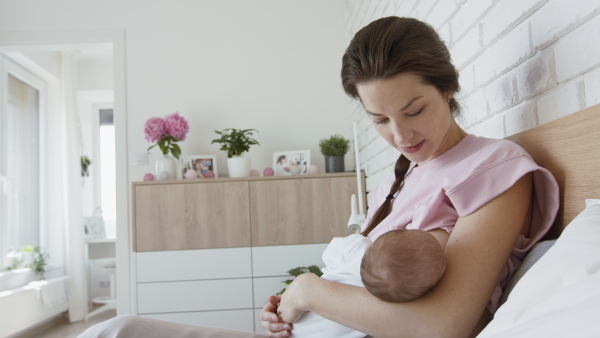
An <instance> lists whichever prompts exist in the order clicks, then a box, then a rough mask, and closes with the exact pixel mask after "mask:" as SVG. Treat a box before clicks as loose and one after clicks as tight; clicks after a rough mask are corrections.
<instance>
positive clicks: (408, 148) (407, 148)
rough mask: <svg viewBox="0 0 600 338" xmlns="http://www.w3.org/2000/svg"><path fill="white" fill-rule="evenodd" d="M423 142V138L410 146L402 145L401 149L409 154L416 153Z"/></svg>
mask: <svg viewBox="0 0 600 338" xmlns="http://www.w3.org/2000/svg"><path fill="white" fill-rule="evenodd" d="M424 143H425V140H423V141H421V142H419V143H417V144H416V145H414V146H412V147H402V148H401V149H402V151H404V152H407V153H409V154H413V153H416V152H417V151H419V150H421V148H422V147H423V144H424Z"/></svg>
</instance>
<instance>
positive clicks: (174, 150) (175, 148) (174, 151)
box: [171, 143, 181, 159]
mask: <svg viewBox="0 0 600 338" xmlns="http://www.w3.org/2000/svg"><path fill="white" fill-rule="evenodd" d="M171 153H172V154H173V157H175V158H176V159H179V155H181V148H180V147H179V145H178V144H177V143H173V144H172V145H171Z"/></svg>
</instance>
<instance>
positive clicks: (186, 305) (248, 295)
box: [137, 278, 253, 314]
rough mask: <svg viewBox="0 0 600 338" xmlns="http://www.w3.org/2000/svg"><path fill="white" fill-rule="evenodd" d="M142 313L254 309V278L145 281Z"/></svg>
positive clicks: (140, 291) (140, 297)
mask: <svg viewBox="0 0 600 338" xmlns="http://www.w3.org/2000/svg"><path fill="white" fill-rule="evenodd" d="M137 292H138V314H152V313H163V312H182V311H208V310H234V309H251V308H252V307H253V303H252V279H251V278H241V279H223V280H206V281H189V282H164V283H141V284H138V285H137Z"/></svg>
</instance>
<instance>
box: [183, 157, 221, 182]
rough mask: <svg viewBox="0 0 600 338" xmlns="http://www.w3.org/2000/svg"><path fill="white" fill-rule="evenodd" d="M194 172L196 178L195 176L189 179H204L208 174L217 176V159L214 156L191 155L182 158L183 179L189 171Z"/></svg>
mask: <svg viewBox="0 0 600 338" xmlns="http://www.w3.org/2000/svg"><path fill="white" fill-rule="evenodd" d="M190 169H191V170H194V171H195V172H196V176H195V177H191V176H194V175H193V174H190V175H187V176H188V177H189V178H203V177H204V176H205V175H206V173H207V172H209V171H210V172H212V173H213V175H214V176H213V177H218V175H217V157H216V156H214V155H190V156H182V157H181V177H182V178H183V179H185V178H186V173H187V172H188V170H190Z"/></svg>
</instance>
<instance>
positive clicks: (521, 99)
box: [345, 0, 600, 191]
mask: <svg viewBox="0 0 600 338" xmlns="http://www.w3.org/2000/svg"><path fill="white" fill-rule="evenodd" d="M346 8H347V10H346V17H345V27H346V30H345V34H346V39H347V40H346V41H349V39H351V37H352V36H353V35H354V33H356V32H357V31H358V30H359V29H360V28H362V27H363V26H365V25H367V24H368V23H369V22H371V21H373V20H375V19H377V18H381V17H385V16H390V15H398V16H409V17H415V18H417V19H421V20H424V21H426V22H428V23H429V24H431V25H432V26H433V27H434V28H436V29H437V30H438V32H439V33H440V35H441V37H442V38H443V39H444V40H445V41H446V43H447V45H448V47H449V48H450V52H451V54H452V59H453V62H454V64H455V66H457V68H458V69H459V71H460V84H461V87H462V91H461V93H460V94H459V95H458V98H459V102H460V103H461V104H462V107H463V111H462V119H460V120H459V122H460V124H461V126H462V127H464V128H465V129H466V130H467V131H468V132H470V133H473V134H476V135H480V136H486V137H494V138H503V137H506V136H510V135H513V134H515V133H518V132H520V131H523V130H526V129H529V128H532V127H534V126H537V125H539V124H542V123H545V122H549V121H552V120H555V119H557V118H559V117H562V116H565V115H568V114H571V113H574V112H576V111H579V110H582V109H584V108H586V107H590V106H592V105H595V104H598V103H600V44H599V43H598V37H599V36H600V15H598V14H599V13H600V1H598V0H519V1H514V0H456V1H455V0H404V1H401V0H396V1H390V0H382V1H368V2H367V1H360V0H346ZM353 118H354V119H355V120H357V121H359V125H360V130H361V134H360V137H359V143H360V147H361V150H360V154H361V162H363V164H362V165H361V167H362V168H363V169H364V170H365V171H366V174H367V176H368V177H369V178H368V179H367V190H368V191H371V190H372V189H373V188H374V187H375V186H376V185H377V184H378V183H379V182H380V181H381V180H382V179H383V177H385V176H387V175H390V174H391V173H392V172H393V166H392V164H393V163H394V162H395V160H396V158H397V156H398V152H397V151H395V150H390V147H389V146H388V145H387V143H385V142H383V141H382V140H381V139H380V138H378V137H377V133H376V132H375V130H374V129H373V127H371V125H370V121H369V120H368V119H367V117H366V116H365V114H364V113H363V112H362V110H361V109H360V107H358V106H357V105H356V104H355V110H354V115H353Z"/></svg>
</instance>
